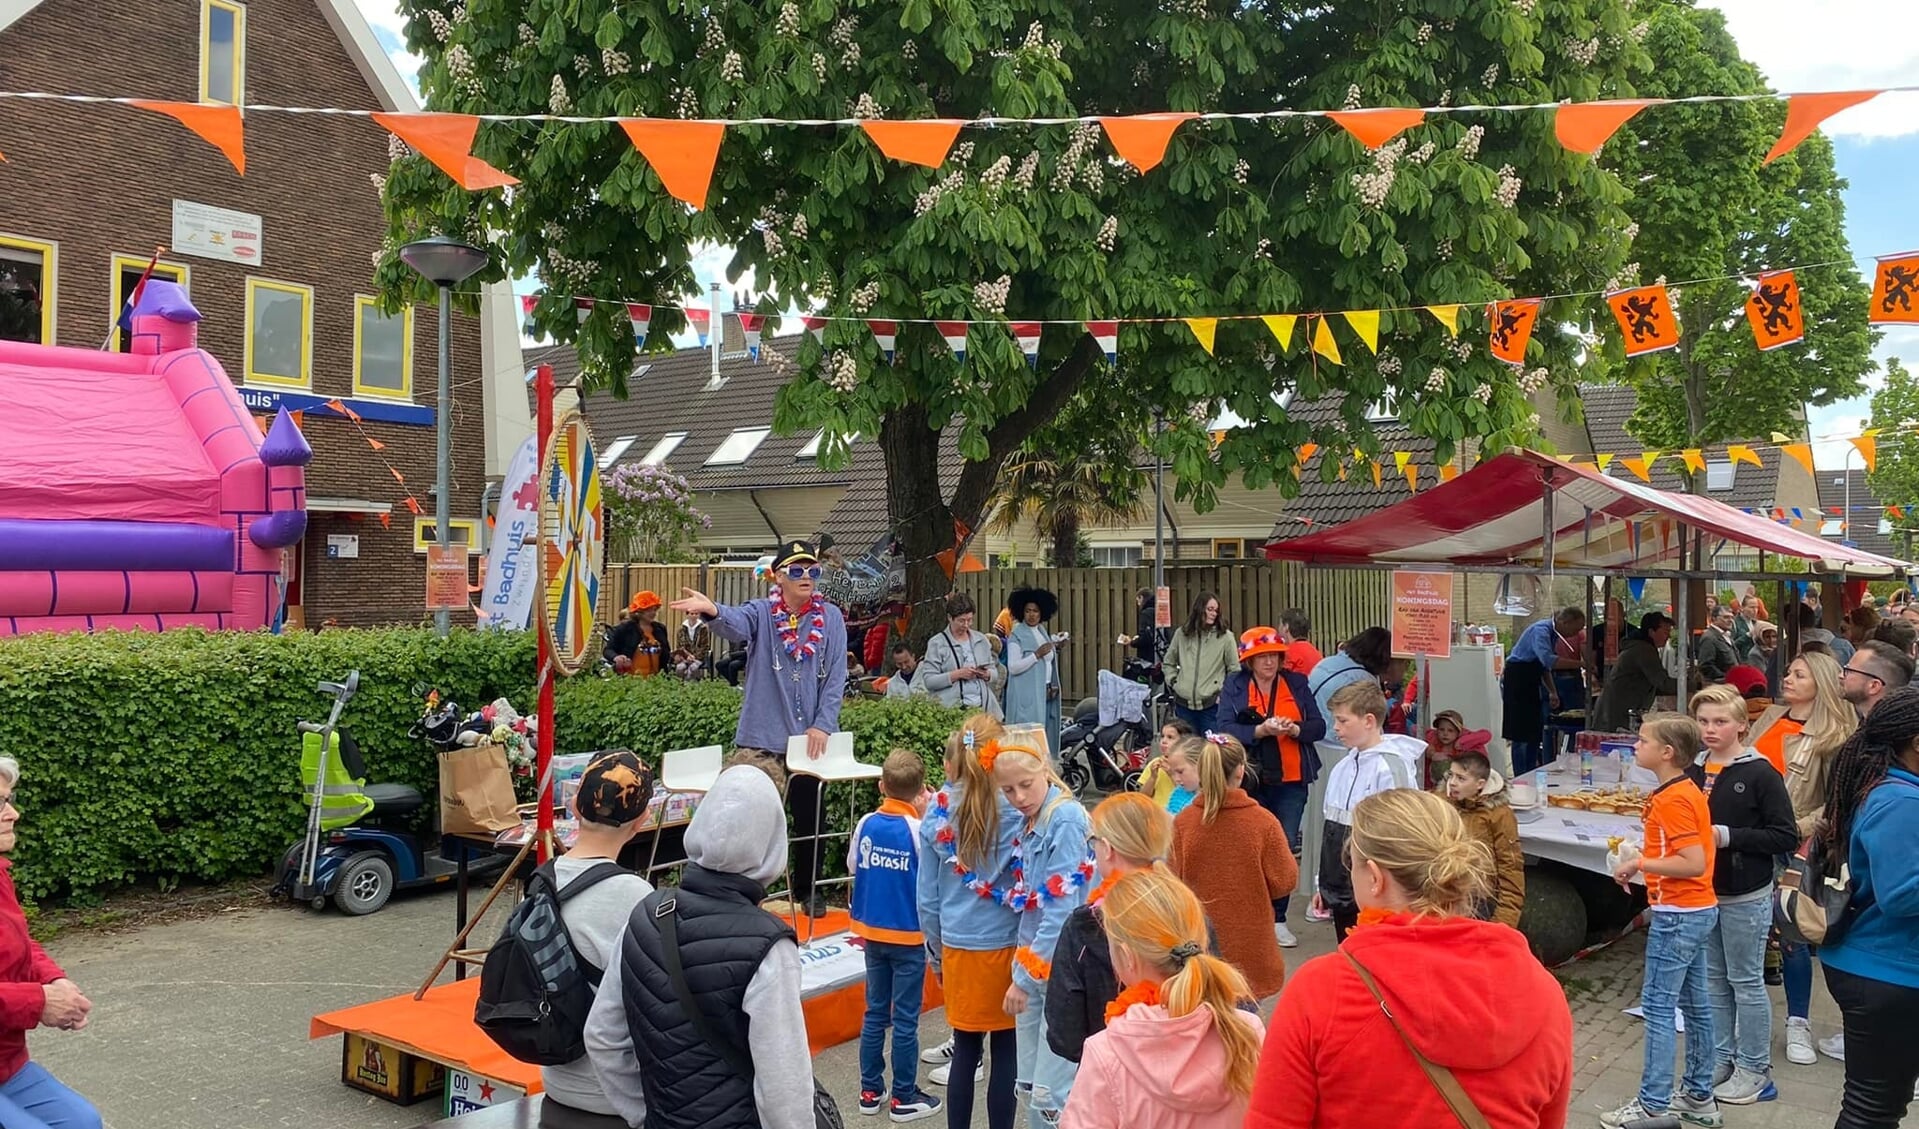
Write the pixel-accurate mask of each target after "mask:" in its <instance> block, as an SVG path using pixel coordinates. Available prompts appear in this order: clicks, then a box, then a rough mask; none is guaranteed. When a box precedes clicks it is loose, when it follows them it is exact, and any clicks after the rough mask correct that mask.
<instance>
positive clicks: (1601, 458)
mask: <svg viewBox="0 0 1919 1129" xmlns="http://www.w3.org/2000/svg"><path fill="white" fill-rule="evenodd" d="M1612 459H1613V457H1612V453H1611V452H1607V453H1605V454H1601V455H1594V456H1593V461H1594V462H1596V463H1598V464H1599V473H1601V474H1604V473H1606V468H1607V467H1609V466H1611V465H1612Z"/></svg>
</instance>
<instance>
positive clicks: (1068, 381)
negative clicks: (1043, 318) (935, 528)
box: [947, 337, 1099, 528]
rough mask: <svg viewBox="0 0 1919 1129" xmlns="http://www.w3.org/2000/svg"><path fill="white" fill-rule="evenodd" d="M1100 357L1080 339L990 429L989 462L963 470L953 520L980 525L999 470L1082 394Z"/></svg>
mask: <svg viewBox="0 0 1919 1129" xmlns="http://www.w3.org/2000/svg"><path fill="white" fill-rule="evenodd" d="M1098 355H1099V346H1098V345H1097V344H1096V343H1095V342H1094V341H1093V339H1092V338H1091V337H1081V338H1080V340H1079V344H1078V346H1076V347H1075V348H1074V349H1073V351H1072V353H1071V354H1069V355H1068V356H1067V358H1066V359H1065V360H1064V361H1061V362H1060V364H1059V366H1058V367H1056V368H1055V369H1053V371H1052V372H1051V373H1050V374H1048V375H1047V377H1046V379H1045V380H1043V381H1041V382H1040V384H1039V386H1038V387H1037V388H1034V389H1033V394H1032V395H1031V396H1029V397H1027V399H1026V405H1025V406H1024V407H1022V408H1021V409H1020V410H1019V411H1016V412H1014V413H1012V414H1011V415H1008V416H1006V417H1004V418H1002V419H1001V420H1000V421H999V422H997V423H995V424H994V425H993V426H992V427H990V428H987V430H986V447H987V455H986V458H984V459H981V460H980V461H979V462H969V463H965V464H964V465H962V466H961V467H960V475H959V481H958V483H956V484H955V485H954V487H953V500H952V502H951V504H950V505H949V506H948V507H947V508H948V509H949V510H951V511H952V514H953V516H954V517H956V518H958V519H959V520H960V521H962V522H964V523H965V524H966V525H967V526H968V527H969V528H973V527H977V526H978V525H979V519H980V517H981V515H982V513H983V511H984V510H985V509H986V503H987V502H988V501H989V500H991V498H992V497H993V487H994V485H995V484H996V483H997V482H998V481H999V472H1000V467H1001V466H1002V465H1003V464H1004V463H1005V462H1006V457H1007V456H1008V455H1011V454H1012V453H1013V452H1014V451H1017V450H1019V447H1020V444H1022V443H1024V442H1026V440H1027V439H1029V438H1031V437H1032V435H1033V432H1035V431H1038V430H1039V428H1040V427H1041V425H1043V424H1045V423H1046V422H1047V421H1048V420H1052V419H1055V418H1057V417H1058V416H1059V414H1060V412H1062V411H1064V410H1065V409H1066V404H1067V402H1068V401H1070V400H1071V399H1072V398H1073V394H1074V393H1075V392H1077V391H1079V386H1080V383H1081V382H1082V381H1084V380H1085V379H1086V374H1087V373H1089V372H1091V371H1092V369H1093V362H1094V361H1095V360H1096V359H1097V357H1098Z"/></svg>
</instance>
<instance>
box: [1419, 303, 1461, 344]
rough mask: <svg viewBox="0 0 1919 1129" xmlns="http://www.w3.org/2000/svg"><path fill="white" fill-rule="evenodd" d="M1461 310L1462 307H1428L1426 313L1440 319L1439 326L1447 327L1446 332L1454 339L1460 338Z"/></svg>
mask: <svg viewBox="0 0 1919 1129" xmlns="http://www.w3.org/2000/svg"><path fill="white" fill-rule="evenodd" d="M1459 310H1460V307H1458V306H1427V307H1426V312H1427V313H1429V314H1431V315H1433V316H1434V317H1436V318H1438V319H1439V324H1441V325H1443V326H1445V327H1446V331H1447V332H1448V333H1451V334H1452V335H1453V336H1454V337H1458V336H1459Z"/></svg>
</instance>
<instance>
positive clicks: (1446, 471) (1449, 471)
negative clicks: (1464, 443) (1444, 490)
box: [1439, 463, 1459, 482]
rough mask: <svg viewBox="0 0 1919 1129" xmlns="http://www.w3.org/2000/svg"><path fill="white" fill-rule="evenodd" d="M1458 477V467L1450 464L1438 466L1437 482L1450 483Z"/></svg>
mask: <svg viewBox="0 0 1919 1129" xmlns="http://www.w3.org/2000/svg"><path fill="white" fill-rule="evenodd" d="M1458 477H1459V468H1458V467H1456V466H1454V465H1453V464H1452V463H1440V464H1439V481H1441V482H1451V481H1452V480H1453V479H1455V478H1458Z"/></svg>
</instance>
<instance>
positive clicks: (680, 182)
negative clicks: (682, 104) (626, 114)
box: [620, 118, 726, 211]
mask: <svg viewBox="0 0 1919 1129" xmlns="http://www.w3.org/2000/svg"><path fill="white" fill-rule="evenodd" d="M620 128H621V129H623V130H625V131H626V136H627V137H628V138H629V139H630V140H631V141H632V142H633V147H634V148H635V149H638V150H639V151H640V155H641V156H643V157H645V158H646V163H647V164H648V165H651V166H652V167H653V173H654V175H656V176H658V177H659V178H660V184H661V186H662V187H664V188H665V189H666V192H667V195H669V196H671V197H673V198H674V199H675V200H678V201H680V202H681V203H683V204H686V205H687V206H689V207H691V208H692V209H693V210H694V211H699V210H700V209H701V208H704V207H706V190H707V189H708V188H709V187H710V186H711V185H712V183H713V166H714V165H715V164H717V163H718V162H719V159H720V139H721V138H723V137H725V136H726V123H724V122H707V121H679V120H675V119H671V118H622V119H620Z"/></svg>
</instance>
